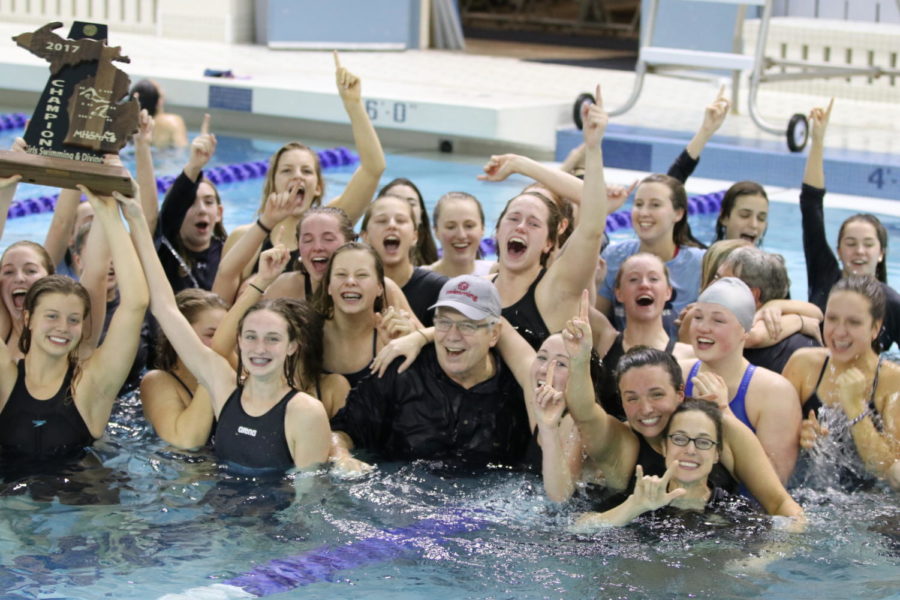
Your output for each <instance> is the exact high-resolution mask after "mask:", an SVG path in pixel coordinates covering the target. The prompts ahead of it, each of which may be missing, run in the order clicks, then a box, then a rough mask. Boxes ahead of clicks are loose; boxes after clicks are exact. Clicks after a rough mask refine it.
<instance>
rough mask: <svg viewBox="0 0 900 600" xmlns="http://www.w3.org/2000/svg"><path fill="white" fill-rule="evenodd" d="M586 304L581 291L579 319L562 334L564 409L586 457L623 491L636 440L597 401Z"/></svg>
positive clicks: (625, 426) (585, 296)
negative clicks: (566, 361) (565, 369)
mask: <svg viewBox="0 0 900 600" xmlns="http://www.w3.org/2000/svg"><path fill="white" fill-rule="evenodd" d="M588 304H589V300H588V293H587V291H584V292H583V295H582V297H581V304H580V308H579V314H578V317H576V318H573V319H571V320H569V322H568V323H567V324H566V327H565V329H564V330H563V333H562V336H563V342H565V345H566V352H567V353H568V354H569V380H568V382H567V384H566V406H568V408H569V414H570V415H572V419H573V420H574V421H575V425H576V426H577V427H578V430H579V432H580V433H581V442H582V445H583V446H584V450H585V452H586V453H587V455H588V456H589V457H590V458H591V459H592V460H594V461H595V462H596V463H597V465H598V466H599V468H600V469H601V470H602V471H603V473H604V475H605V476H606V478H607V482H608V485H609V486H610V487H612V488H615V489H622V488H624V487H625V486H626V485H627V484H628V480H629V478H630V477H631V471H632V466H633V463H631V464H629V461H628V460H627V457H628V456H631V455H634V456H636V452H637V438H635V436H634V433H632V432H631V430H630V429H629V428H628V426H627V425H625V424H624V423H622V422H621V421H619V420H618V419H616V418H615V417H612V416H610V415H609V414H607V412H606V411H605V410H603V407H602V406H601V405H600V403H599V402H597V400H596V394H595V391H594V383H593V381H592V380H591V373H590V360H591V346H592V345H593V341H592V339H593V338H592V336H591V327H590V322H589V316H588Z"/></svg>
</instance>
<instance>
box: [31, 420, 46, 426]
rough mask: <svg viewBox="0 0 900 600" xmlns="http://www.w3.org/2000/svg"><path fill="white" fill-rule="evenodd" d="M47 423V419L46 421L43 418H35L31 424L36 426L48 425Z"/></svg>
mask: <svg viewBox="0 0 900 600" xmlns="http://www.w3.org/2000/svg"><path fill="white" fill-rule="evenodd" d="M46 423H47V421H45V420H43V419H33V420H32V421H31V424H32V425H34V426H35V427H41V426H42V425H46Z"/></svg>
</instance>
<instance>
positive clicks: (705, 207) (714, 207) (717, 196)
mask: <svg viewBox="0 0 900 600" xmlns="http://www.w3.org/2000/svg"><path fill="white" fill-rule="evenodd" d="M724 197H725V190H722V191H719V192H710V193H708V194H696V195H694V196H690V197H688V200H687V211H688V215H708V214H718V212H719V209H720V208H721V206H722V198H724ZM630 227H631V211H628V210H619V211H616V212H614V213H612V214H610V215H609V216H607V217H606V231H608V232H613V231H618V230H620V229H629V228H630ZM481 253H482V254H483V255H484V256H497V241H496V240H495V239H494V238H485V239H483V240H481Z"/></svg>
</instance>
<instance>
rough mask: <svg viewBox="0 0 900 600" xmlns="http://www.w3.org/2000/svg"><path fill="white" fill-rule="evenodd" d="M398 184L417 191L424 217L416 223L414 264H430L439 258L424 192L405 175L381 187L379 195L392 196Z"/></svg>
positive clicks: (420, 209)
mask: <svg viewBox="0 0 900 600" xmlns="http://www.w3.org/2000/svg"><path fill="white" fill-rule="evenodd" d="M398 185H406V186H409V187H410V188H411V189H412V191H414V192H415V193H416V198H417V199H418V202H419V212H421V213H422V218H421V219H420V220H419V222H418V224H416V233H418V234H419V235H418V238H417V239H416V245H415V247H414V248H413V257H412V261H413V266H416V267H421V266H423V265H430V264H431V263H433V262H435V261H436V260H437V259H438V251H437V243H436V242H435V241H434V235H433V234H432V233H431V223H429V222H428V209H427V208H425V199H424V198H423V197H422V192H420V191H419V188H418V187H416V184H414V183H413V182H412V181H410V180H409V179H407V178H405V177H397V178H396V179H394V180H392V181H389V182H388V183H387V185H385V186H384V187H383V188H381V190H379V192H378V196H377V197H378V198H380V197H382V196H390V195H391V189H392V188H395V187H397V186H398Z"/></svg>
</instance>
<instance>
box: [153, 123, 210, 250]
mask: <svg viewBox="0 0 900 600" xmlns="http://www.w3.org/2000/svg"><path fill="white" fill-rule="evenodd" d="M216 144H217V140H216V136H215V135H214V134H211V133H209V115H205V116H204V117H203V125H201V127H200V135H198V136H197V137H196V138H194V141H192V142H191V155H190V157H189V158H188V162H187V164H186V165H185V167H184V170H183V171H182V172H181V173H179V174H178V177H176V178H175V182H174V183H173V184H172V187H170V188H169V191H168V192H166V198H165V200H163V205H162V208H160V210H159V223H158V225H157V235H160V236H163V237H165V238H167V239H168V240H170V241H175V239H177V238H178V235H179V232H180V230H181V224H182V223H183V222H184V218H185V216H186V215H187V211H188V210H189V209H190V208H191V205H192V204H193V203H194V200H195V199H196V198H197V188H198V187H199V185H200V175H201V174H202V173H203V167H205V166H206V164H207V163H208V162H209V160H210V159H211V158H212V156H213V154H215V152H216ZM154 185H155V184H154ZM147 226H148V227H149V226H150V220H149V219H147ZM151 231H153V230H152V229H151Z"/></svg>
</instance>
